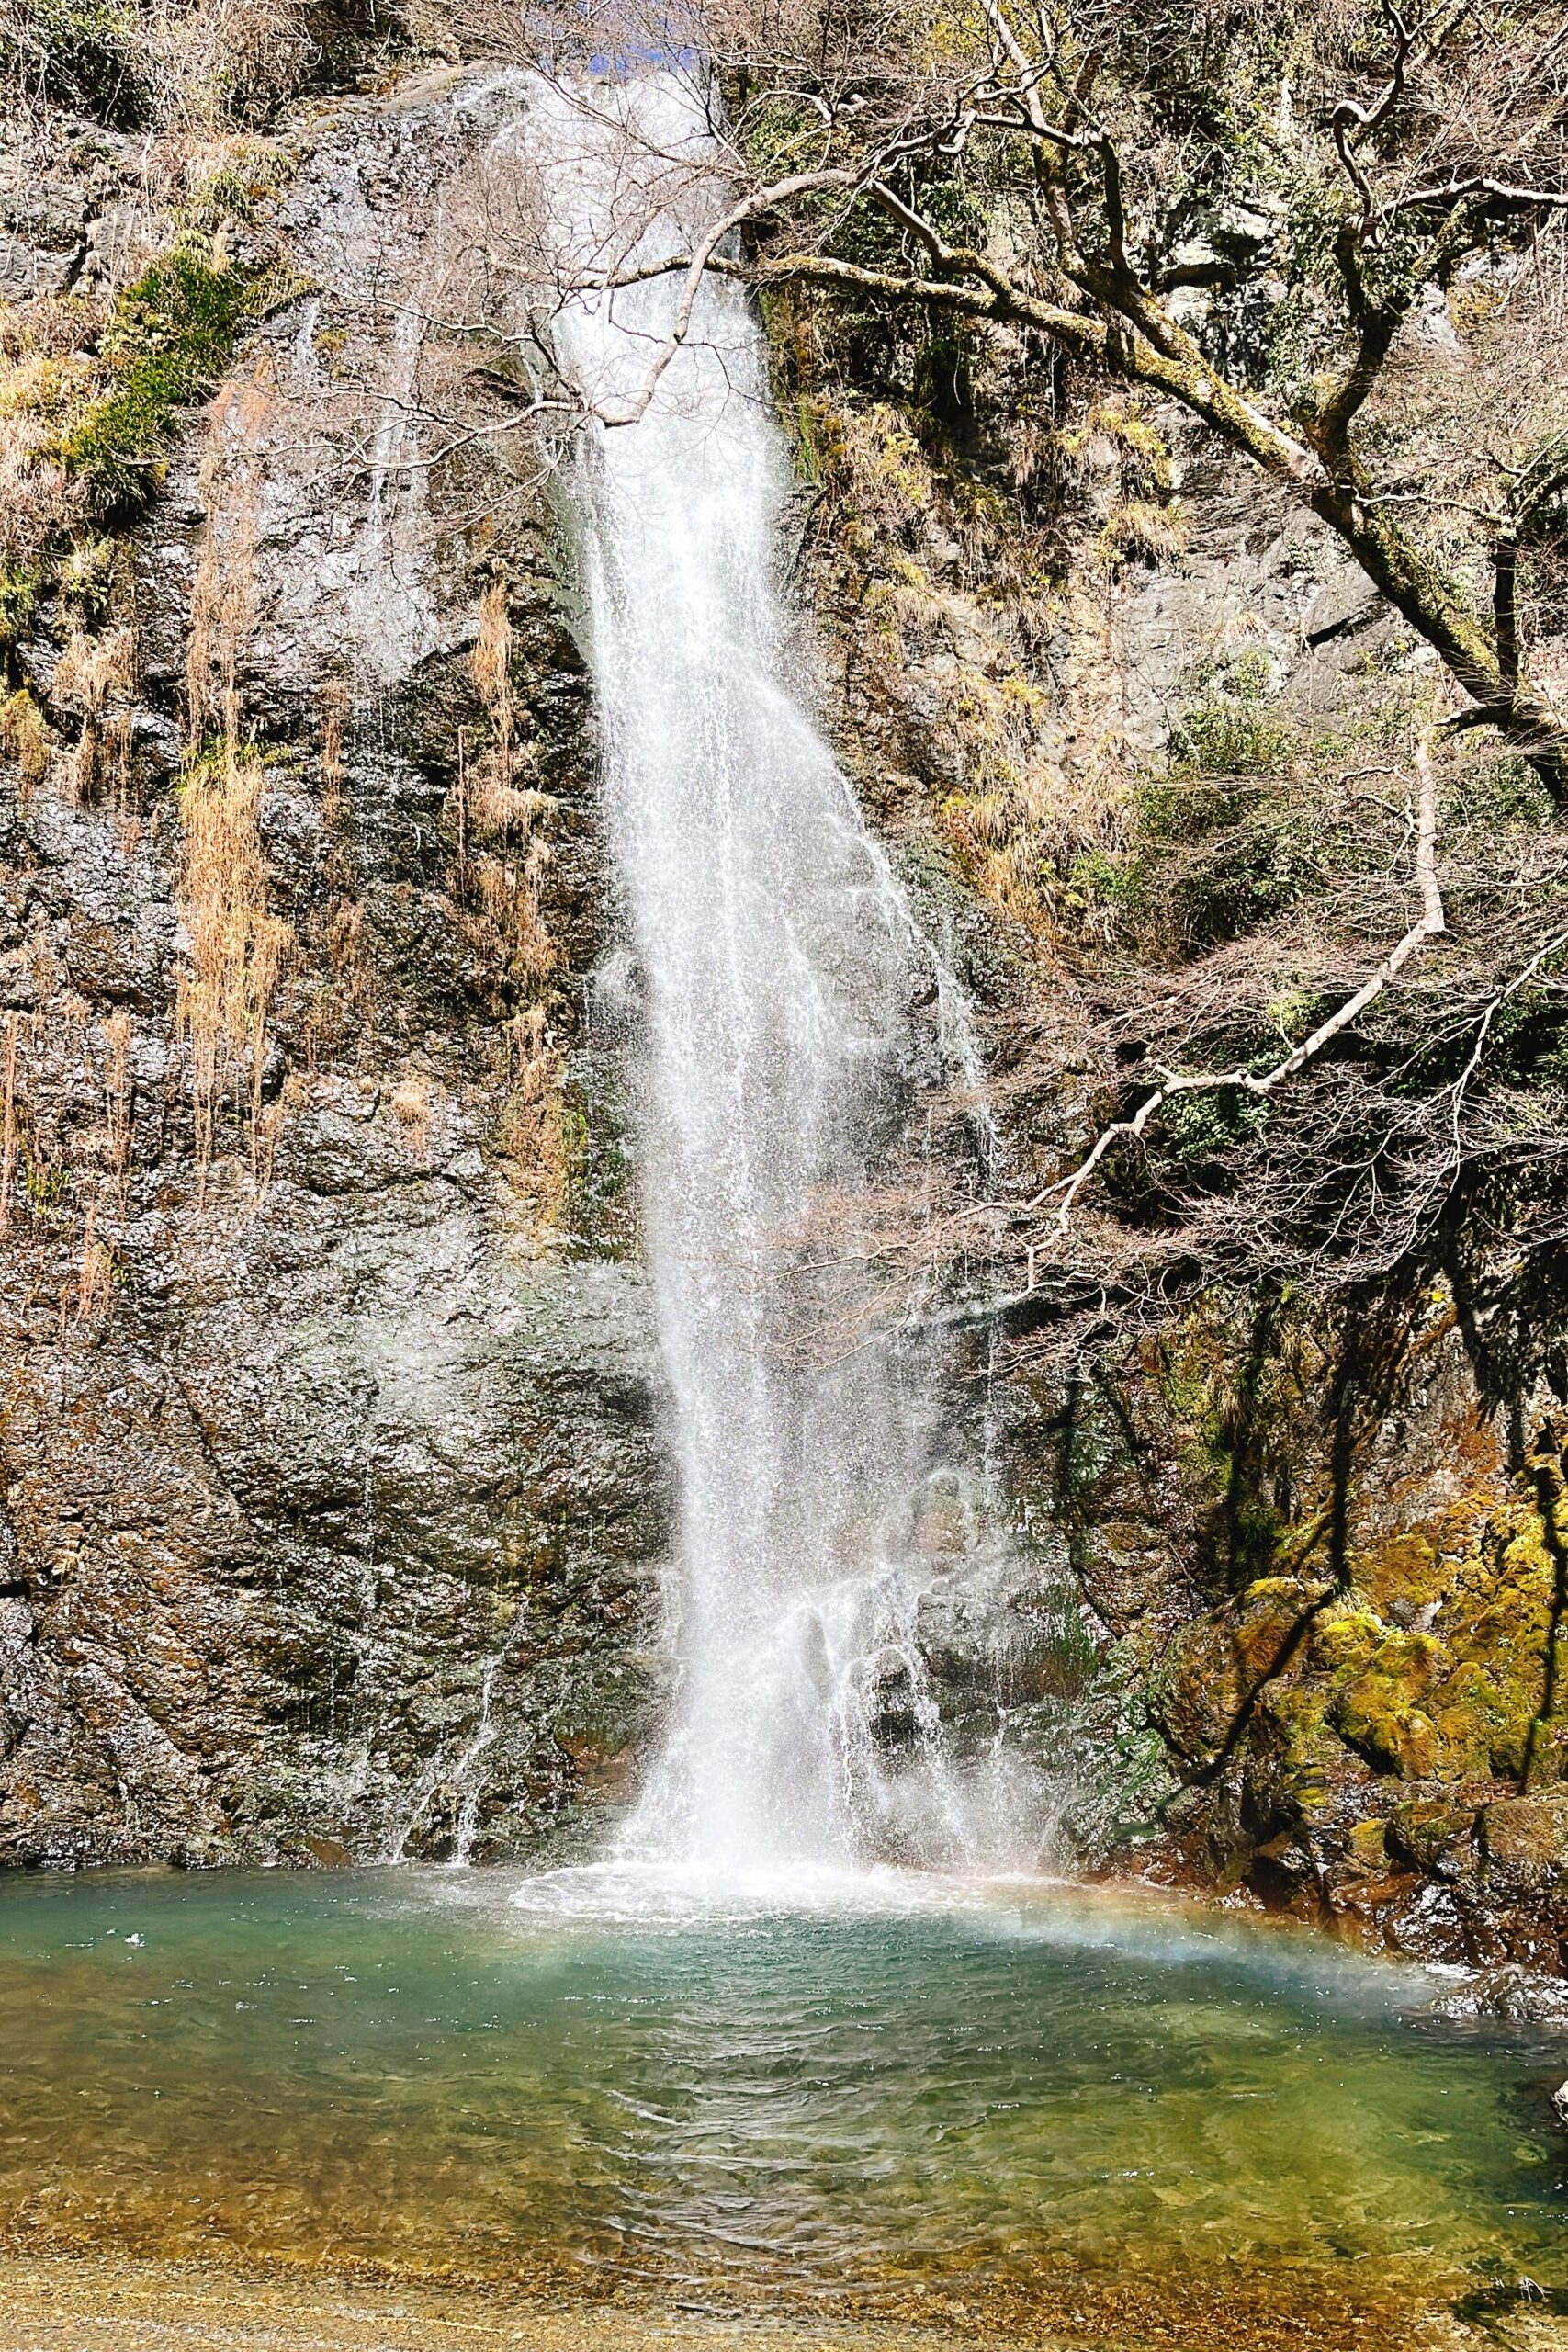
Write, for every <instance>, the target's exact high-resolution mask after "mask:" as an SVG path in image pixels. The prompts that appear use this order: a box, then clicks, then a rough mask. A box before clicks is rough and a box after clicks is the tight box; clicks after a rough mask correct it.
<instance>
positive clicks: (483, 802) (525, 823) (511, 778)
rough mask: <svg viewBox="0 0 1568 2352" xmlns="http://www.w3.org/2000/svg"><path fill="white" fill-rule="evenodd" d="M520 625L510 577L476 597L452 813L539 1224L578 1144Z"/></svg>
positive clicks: (519, 1155)
mask: <svg viewBox="0 0 1568 2352" xmlns="http://www.w3.org/2000/svg"><path fill="white" fill-rule="evenodd" d="M512 663H513V640H512V623H511V619H510V616H509V614H508V587H507V582H506V580H505V578H504V577H503V576H498V577H497V578H495V579H494V580H492V581H491V582H490V583H489V584H488V586H487V587H486V588H485V591H484V594H483V595H482V596H481V598H480V600H479V635H478V638H477V639H476V642H475V645H474V650H473V655H472V660H471V664H470V667H471V672H472V676H473V681H474V684H475V687H476V688H477V690H478V693H479V700H480V702H481V703H482V704H483V706H484V710H485V718H486V722H487V723H486V728H485V735H484V741H482V743H480V744H479V746H478V748H477V749H472V750H470V748H469V747H468V743H467V741H463V742H461V743H460V746H459V752H460V763H459V774H458V780H457V809H456V812H455V813H456V818H457V839H458V872H459V887H460V888H468V889H469V890H471V892H472V894H473V896H474V898H475V899H477V900H478V903H479V910H480V912H481V915H482V919H483V922H484V924H485V929H486V932H487V933H488V936H489V942H490V945H491V953H492V954H493V955H494V956H495V957H496V960H497V962H498V965H499V970H500V976H501V977H502V979H503V980H504V982H505V984H506V987H507V989H508V991H509V993H510V994H511V995H512V997H513V1000H514V1001H516V1002H517V1009H516V1011H515V1012H513V1016H512V1019H511V1020H510V1022H509V1023H508V1024H507V1032H506V1040H507V1058H508V1072H507V1075H508V1078H509V1080H510V1081H511V1083H510V1091H509V1093H508V1097H507V1102H506V1107H505V1109H504V1111H503V1113H502V1125H501V1139H502V1148H503V1149H504V1151H505V1153H506V1156H507V1159H508V1160H509V1161H510V1163H511V1165H512V1169H513V1183H514V1185H515V1187H516V1190H517V1192H518V1194H519V1196H520V1197H521V1199H522V1200H523V1202H524V1204H525V1207H526V1209H527V1211H528V1214H529V1216H530V1219H531V1221H532V1223H533V1226H534V1228H535V1230H536V1233H538V1234H540V1235H543V1234H547V1233H549V1232H551V1231H553V1230H554V1229H555V1228H556V1227H558V1225H559V1223H560V1220H561V1217H562V1216H563V1214H564V1212H565V1208H566V1204H567V1195H568V1190H569V1185H570V1172H571V1171H570V1148H569V1141H568V1123H567V1116H566V1107H565V1104H564V1102H563V1100H562V1093H561V1080H562V1075H563V1062H562V1056H561V1054H560V1051H559V1048H558V1046H557V1043H556V1039H555V1033H554V1026H553V1022H552V1009H553V1004H552V983H553V980H554V977H555V972H556V967H557V962H558V957H557V952H556V948H555V944H554V943H553V941H552V940H551V938H550V935H549V932H548V929H547V925H546V922H545V919H544V913H543V910H542V905H541V891H542V888H543V883H544V877H545V875H546V873H547V869H548V866H549V862H550V845H549V841H548V838H547V832H546V826H547V820H548V819H549V817H550V816H551V814H552V813H553V811H554V809H555V802H554V800H553V799H552V798H551V797H550V795H549V794H547V793H545V792H541V791H539V790H538V789H537V788H536V787H535V786H531V785H529V784H528V783H526V782H525V780H524V779H525V777H526V775H527V774H528V772H529V770H530V767H531V764H532V763H531V761H530V759H529V757H528V748H527V745H526V743H525V740H524V727H523V721H522V716H521V714H520V713H519V711H518V708H517V703H516V696H515V692H514V689H513V676H512Z"/></svg>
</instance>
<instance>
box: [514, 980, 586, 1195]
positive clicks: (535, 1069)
mask: <svg viewBox="0 0 1568 2352" xmlns="http://www.w3.org/2000/svg"><path fill="white" fill-rule="evenodd" d="M507 1039H508V1045H509V1047H510V1051H511V1057H512V1062H513V1086H512V1089H511V1091H510V1092H509V1094H508V1096H507V1099H506V1107H505V1109H504V1111H503V1112H502V1119H501V1146H502V1150H503V1151H504V1153H505V1154H506V1157H507V1159H508V1161H509V1162H510V1164H511V1169H512V1185H513V1192H514V1193H516V1195H517V1198H518V1199H519V1201H520V1202H521V1203H522V1204H523V1206H524V1208H525V1211H526V1213H527V1216H528V1219H529V1223H530V1225H531V1227H532V1228H533V1232H534V1236H535V1238H536V1239H538V1240H543V1239H545V1238H547V1237H548V1236H549V1235H550V1234H552V1233H553V1232H555V1231H556V1230H557V1229H558V1227H559V1226H560V1224H561V1221H562V1218H563V1217H564V1216H565V1214H566V1208H567V1202H568V1198H569V1195H570V1184H571V1154H570V1145H569V1142H568V1137H567V1122H566V1104H565V1102H564V1100H563V1097H562V1093H561V1076H562V1069H561V1057H560V1055H559V1054H558V1052H557V1050H556V1049H555V1047H554V1046H553V1045H552V1043H551V1042H550V1038H549V1033H548V1023H547V1016H546V1012H545V1008H544V1006H543V1005H538V1004H532V1005H525V1007H524V1009H523V1011H522V1012H519V1013H518V1014H517V1016H516V1018H515V1019H514V1020H513V1022H512V1023H510V1024H509V1026H508V1030H507Z"/></svg>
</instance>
